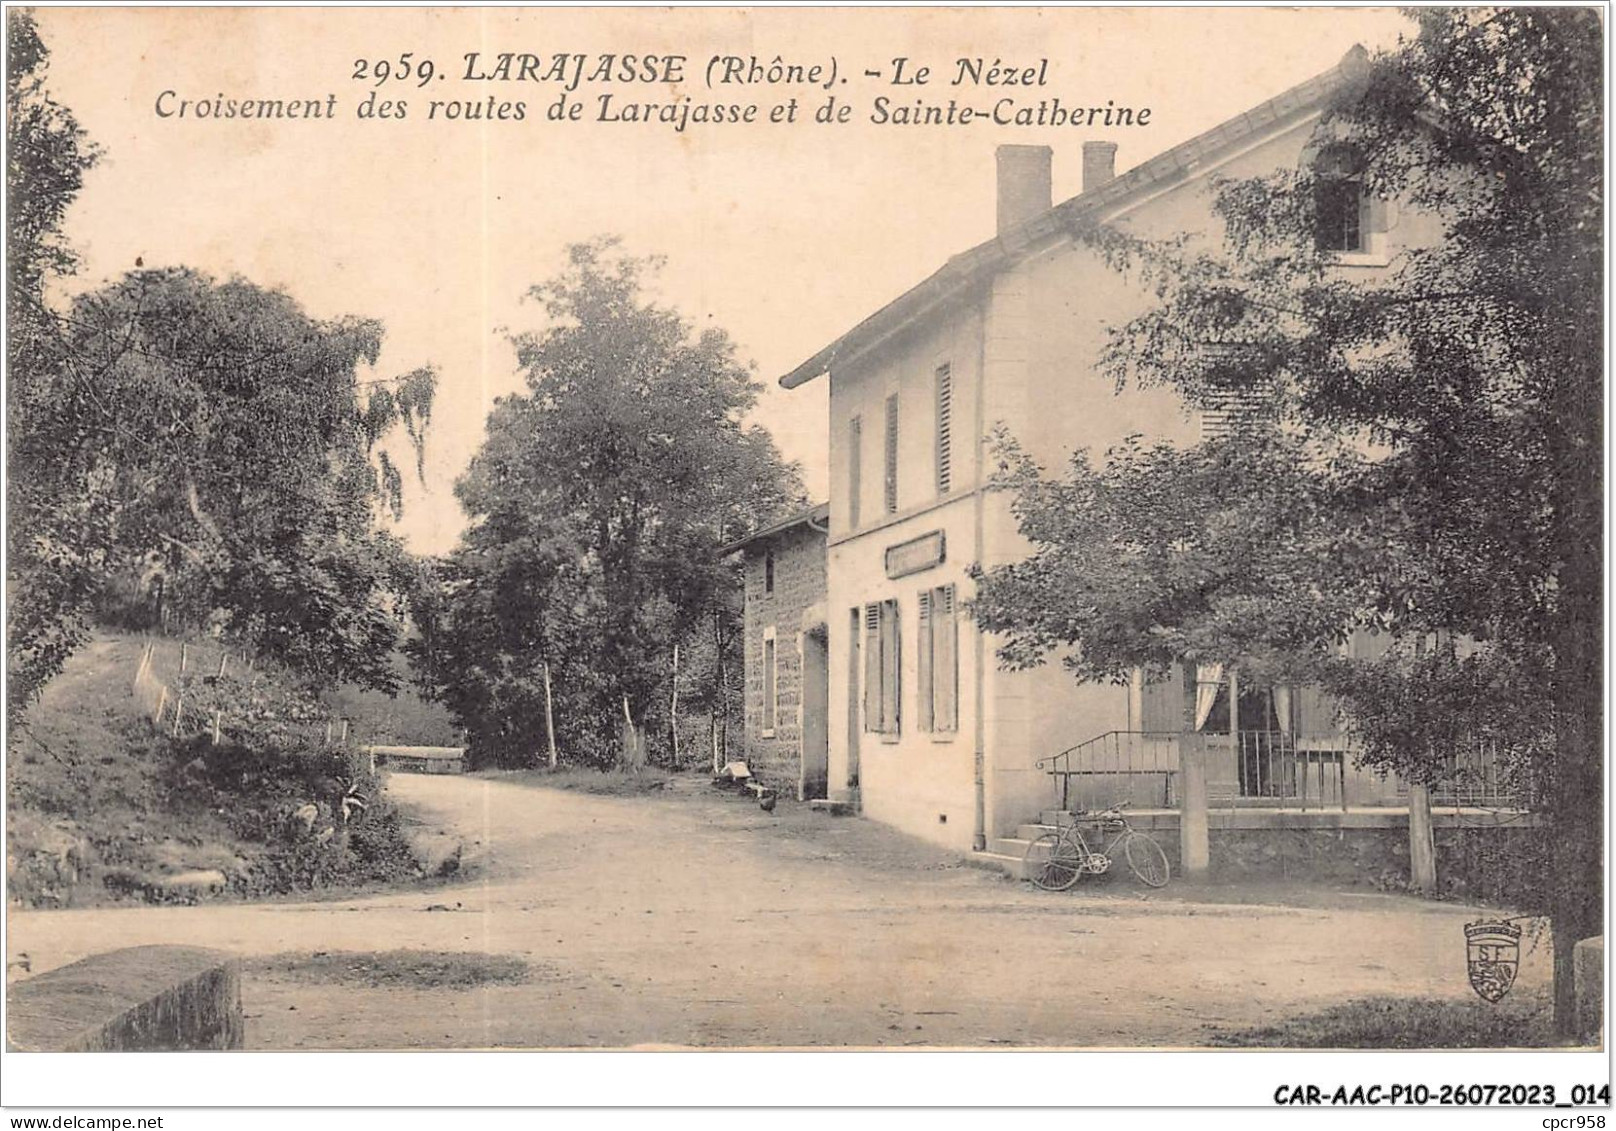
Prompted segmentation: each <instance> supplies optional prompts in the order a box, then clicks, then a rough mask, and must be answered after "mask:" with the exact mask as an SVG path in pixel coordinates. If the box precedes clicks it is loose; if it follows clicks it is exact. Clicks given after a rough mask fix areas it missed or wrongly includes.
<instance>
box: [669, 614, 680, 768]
mask: <svg viewBox="0 0 1616 1131" xmlns="http://www.w3.org/2000/svg"><path fill="white" fill-rule="evenodd" d="M670 682H671V683H672V685H673V690H672V693H671V694H670V695H669V698H668V749H669V750H671V751H672V752H673V754H672V758H673V768H674V769H676V770H677V769H679V768H680V762H679V645H677V644H675V645H674V646H673V676H672V679H671V680H670Z"/></svg>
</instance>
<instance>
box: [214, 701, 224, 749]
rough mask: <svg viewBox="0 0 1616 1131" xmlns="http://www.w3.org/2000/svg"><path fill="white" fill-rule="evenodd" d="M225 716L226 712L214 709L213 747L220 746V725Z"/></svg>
mask: <svg viewBox="0 0 1616 1131" xmlns="http://www.w3.org/2000/svg"><path fill="white" fill-rule="evenodd" d="M223 716H224V712H223V711H222V710H219V709H218V708H215V709H214V712H213V745H215V746H217V745H219V724H220V722H221V721H222V719H223Z"/></svg>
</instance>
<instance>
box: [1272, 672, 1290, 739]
mask: <svg viewBox="0 0 1616 1131" xmlns="http://www.w3.org/2000/svg"><path fill="white" fill-rule="evenodd" d="M1274 714H1276V715H1278V716H1279V732H1280V733H1281V734H1289V733H1290V732H1291V689H1290V685H1289V684H1285V683H1281V684H1278V685H1276V686H1275V687H1274Z"/></svg>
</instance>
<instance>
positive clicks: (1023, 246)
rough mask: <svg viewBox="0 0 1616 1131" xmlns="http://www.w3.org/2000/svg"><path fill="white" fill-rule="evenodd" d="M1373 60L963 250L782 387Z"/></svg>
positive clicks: (1315, 102) (1350, 62) (1349, 61)
mask: <svg viewBox="0 0 1616 1131" xmlns="http://www.w3.org/2000/svg"><path fill="white" fill-rule="evenodd" d="M1368 58H1369V56H1368V52H1366V51H1365V50H1364V49H1363V48H1362V47H1361V46H1355V47H1353V48H1352V50H1350V51H1348V52H1347V53H1346V55H1345V56H1343V57H1342V59H1341V62H1340V63H1338V64H1336V65H1335V66H1334V67H1332V68H1330V69H1329V70H1328V71H1325V72H1324V73H1323V74H1321V75H1318V76H1316V77H1314V78H1311V79H1309V80H1308V81H1306V82H1304V83H1301V84H1300V85H1298V86H1294V87H1292V88H1291V89H1290V90H1287V91H1285V92H1284V93H1283V94H1280V95H1277V96H1275V97H1273V98H1270V99H1269V100H1268V101H1267V102H1264V103H1262V104H1261V105H1260V106H1255V107H1253V108H1252V109H1250V110H1248V111H1246V112H1245V113H1244V114H1241V115H1239V116H1238V117H1234V118H1231V119H1229V120H1228V121H1227V122H1224V123H1223V124H1222V125H1218V126H1214V127H1213V128H1212V129H1210V130H1207V131H1206V132H1205V133H1203V134H1198V135H1197V136H1195V137H1192V138H1190V139H1189V140H1188V141H1185V142H1181V143H1179V144H1178V145H1175V146H1174V147H1173V148H1171V149H1169V150H1167V151H1165V152H1163V153H1160V154H1157V155H1156V156H1155V157H1152V158H1151V159H1150V160H1148V161H1145V162H1143V163H1142V164H1140V165H1136V166H1135V167H1134V168H1132V169H1130V170H1128V171H1127V172H1126V173H1123V174H1122V175H1120V176H1118V177H1114V178H1112V179H1111V180H1110V181H1107V182H1106V183H1105V184H1103V185H1100V186H1099V187H1098V188H1095V189H1092V190H1090V191H1088V192H1084V193H1079V194H1078V195H1077V196H1074V197H1071V198H1070V199H1068V200H1065V201H1062V202H1061V203H1060V204H1057V205H1055V206H1054V207H1053V208H1051V209H1049V210H1048V211H1047V212H1043V213H1040V214H1039V215H1037V216H1034V217H1033V218H1032V219H1030V220H1028V221H1026V222H1025V223H1023V224H1021V225H1019V226H1018V227H1017V228H1015V229H1014V230H1012V231H1009V232H1005V233H1003V234H1002V235H998V236H995V237H994V238H993V239H990V240H987V241H986V242H984V243H980V244H977V245H976V246H975V247H973V248H971V249H970V250H968V251H963V252H961V253H960V254H958V255H956V256H954V257H953V258H951V259H950V260H949V261H948V262H947V263H945V264H943V266H942V267H941V268H939V269H938V270H937V271H936V272H934V273H933V274H932V275H931V276H930V277H929V278H928V279H926V280H925V281H924V282H922V283H919V284H917V285H916V286H914V287H912V288H910V289H909V290H908V291H906V292H904V293H903V294H902V295H900V296H899V297H898V298H896V299H894V300H893V301H892V302H889V303H888V304H887V305H886V306H883V307H882V308H881V309H880V310H877V311H876V312H875V313H874V314H872V315H870V317H868V318H866V319H865V320H864V321H862V322H860V323H859V324H858V325H857V326H854V327H853V328H852V329H851V330H849V331H848V332H847V333H845V334H843V335H842V336H841V337H840V338H837V339H836V340H835V341H834V342H832V343H831V344H830V345H828V346H826V347H825V348H824V349H822V350H820V351H819V352H818V353H816V354H814V356H813V357H810V358H809V359H808V360H807V361H805V362H803V363H802V364H801V365H799V366H797V367H796V368H795V369H793V370H792V371H791V372H789V373H787V374H786V375H785V376H784V377H781V378H780V384H781V385H783V386H785V387H786V388H788V389H794V388H796V387H797V386H798V385H803V384H806V383H808V382H809V381H812V380H813V379H814V378H815V377H818V376H819V375H820V374H821V373H825V372H827V371H828V370H829V369H830V367H831V365H832V364H834V363H835V361H836V359H837V358H838V357H847V356H849V355H851V354H853V353H856V352H857V351H858V350H860V349H863V348H864V347H865V346H866V345H868V344H870V343H871V342H873V341H875V340H877V339H879V338H882V337H884V336H885V335H886V334H888V333H889V332H891V331H892V330H894V329H897V328H898V327H900V326H902V325H903V324H904V323H906V322H908V321H909V320H910V319H912V318H914V317H916V316H917V315H919V314H921V313H922V312H924V311H927V310H929V309H930V308H931V307H933V306H934V305H936V304H937V303H939V302H942V301H944V300H945V299H948V298H951V297H954V296H955V295H957V294H959V293H960V292H961V291H963V290H965V289H966V288H968V287H970V286H972V285H974V284H975V283H977V282H978V281H979V280H981V279H982V278H984V277H985V276H986V275H988V274H990V273H991V272H992V271H994V270H996V269H998V268H999V267H1001V266H1003V265H1005V264H1008V263H1010V262H1012V261H1014V260H1015V259H1016V258H1017V257H1018V256H1019V255H1021V254H1022V253H1023V252H1025V251H1027V250H1029V249H1030V248H1032V247H1034V246H1036V245H1037V244H1039V243H1040V242H1041V241H1043V240H1044V239H1046V238H1047V237H1049V236H1052V235H1056V234H1058V233H1060V232H1062V231H1064V230H1067V229H1068V228H1070V227H1071V225H1072V223H1073V221H1074V220H1077V219H1078V218H1080V217H1087V216H1092V215H1093V214H1095V213H1097V212H1102V211H1104V210H1105V209H1107V208H1109V207H1112V206H1115V205H1118V204H1122V203H1124V202H1125V201H1127V200H1129V199H1130V198H1133V197H1135V196H1139V195H1142V194H1144V193H1145V192H1147V191H1149V190H1153V189H1161V188H1166V187H1169V186H1171V185H1173V184H1175V183H1177V182H1179V181H1182V180H1185V179H1187V178H1188V177H1189V176H1190V175H1191V174H1192V173H1193V172H1194V171H1195V169H1196V167H1197V166H1199V165H1200V164H1201V163H1202V162H1203V161H1205V160H1206V159H1207V158H1208V157H1210V156H1212V155H1213V154H1216V153H1222V152H1225V151H1227V150H1228V149H1231V148H1233V147H1234V146H1236V145H1238V144H1240V143H1242V142H1245V141H1248V140H1250V139H1252V138H1253V137H1257V136H1260V135H1261V134H1264V133H1267V132H1269V131H1271V130H1273V129H1274V128H1275V127H1277V126H1280V125H1282V124H1284V123H1285V122H1288V121H1290V120H1291V119H1293V118H1298V117H1301V116H1302V115H1304V114H1307V113H1309V112H1310V111H1312V110H1314V109H1316V108H1317V107H1318V106H1319V105H1320V103H1322V102H1323V101H1324V99H1325V97H1326V96H1327V95H1328V94H1329V93H1330V92H1331V91H1332V90H1334V89H1336V88H1337V87H1338V86H1340V85H1341V84H1342V82H1343V81H1345V80H1346V79H1348V78H1351V77H1353V76H1355V75H1357V74H1361V73H1362V72H1363V70H1364V68H1365V67H1366V66H1367V63H1368Z"/></svg>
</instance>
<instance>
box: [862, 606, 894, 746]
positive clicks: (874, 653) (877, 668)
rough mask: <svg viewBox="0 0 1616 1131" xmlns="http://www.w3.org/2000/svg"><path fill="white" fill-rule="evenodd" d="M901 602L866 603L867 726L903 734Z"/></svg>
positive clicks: (878, 732)
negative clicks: (899, 603)
mask: <svg viewBox="0 0 1616 1131" xmlns="http://www.w3.org/2000/svg"><path fill="white" fill-rule="evenodd" d="M898 641H899V636H898V602H896V601H877V602H874V603H872V604H868V605H865V606H864V729H865V730H867V731H873V732H875V733H877V734H891V735H895V734H897V733H899V711H898V680H899V674H900V671H901V665H900V663H899V659H900V657H899V644H898Z"/></svg>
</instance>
